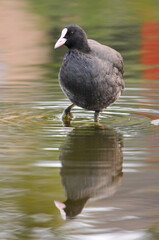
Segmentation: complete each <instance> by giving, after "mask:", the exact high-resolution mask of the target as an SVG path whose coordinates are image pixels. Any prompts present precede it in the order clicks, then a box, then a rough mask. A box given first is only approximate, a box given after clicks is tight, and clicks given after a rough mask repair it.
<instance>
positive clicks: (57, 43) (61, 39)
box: [54, 37, 67, 48]
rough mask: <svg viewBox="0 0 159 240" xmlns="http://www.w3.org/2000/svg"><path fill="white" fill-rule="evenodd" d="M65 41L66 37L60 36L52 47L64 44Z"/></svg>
mask: <svg viewBox="0 0 159 240" xmlns="http://www.w3.org/2000/svg"><path fill="white" fill-rule="evenodd" d="M66 41H67V39H66V38H63V37H60V38H59V40H58V41H57V42H56V44H55V46H54V48H58V47H60V46H62V45H64V44H65V42H66Z"/></svg>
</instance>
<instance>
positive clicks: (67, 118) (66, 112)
mask: <svg viewBox="0 0 159 240" xmlns="http://www.w3.org/2000/svg"><path fill="white" fill-rule="evenodd" d="M73 106H74V104H71V105H70V106H68V107H67V108H66V109H65V110H64V112H63V115H62V120H63V122H64V123H67V122H70V121H71V120H72V119H73V114H72V113H71V108H72V107H73Z"/></svg>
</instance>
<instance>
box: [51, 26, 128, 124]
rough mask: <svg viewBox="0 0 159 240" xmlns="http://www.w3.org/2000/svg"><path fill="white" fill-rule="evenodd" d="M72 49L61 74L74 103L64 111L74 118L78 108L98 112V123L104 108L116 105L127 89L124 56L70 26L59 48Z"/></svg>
mask: <svg viewBox="0 0 159 240" xmlns="http://www.w3.org/2000/svg"><path fill="white" fill-rule="evenodd" d="M62 45H65V46H67V47H68V49H69V50H68V52H67V53H66V55H65V57H64V59H63V63H62V66H61V69H60V72H59V82H60V86H61V88H62V90H63V92H64V93H65V95H66V96H67V97H68V98H69V99H70V101H71V102H72V103H73V104H71V105H70V106H69V107H67V108H66V109H65V111H64V116H63V117H64V119H66V120H70V119H71V118H72V114H71V112H70V111H71V108H72V107H73V106H74V105H77V106H79V107H82V108H85V109H88V110H93V111H95V114H94V120H95V122H97V121H98V116H99V113H100V112H101V111H103V109H104V108H107V107H108V106H109V105H111V104H112V103H114V102H115V101H116V100H117V99H118V98H119V97H120V95H121V93H122V91H123V90H124V80H123V73H124V64H123V58H122V57H121V55H120V53H118V52H117V51H115V50H114V49H112V48H110V47H107V46H104V45H102V44H100V43H98V42H96V41H94V40H91V39H87V36H86V33H85V32H84V30H83V29H82V28H81V27H79V26H78V25H68V26H66V27H65V28H64V29H63V30H62V33H61V37H60V38H59V40H58V41H57V42H56V44H55V48H58V47H60V46H62Z"/></svg>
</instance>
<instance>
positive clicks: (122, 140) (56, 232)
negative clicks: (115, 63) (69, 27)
mask: <svg viewBox="0 0 159 240" xmlns="http://www.w3.org/2000/svg"><path fill="white" fill-rule="evenodd" d="M62 2H63V1H61V2H60V3H59V2H58V1H54V3H53V2H51V1H49V0H48V1H42V0H41V1H39V4H38V5H36V1H34V2H32V1H30V3H29V4H30V5H25V3H24V4H21V5H20V4H18V3H17V1H15V0H14V1H12V4H11V3H10V1H2V3H3V4H2V5H1V8H2V7H3V13H6V14H4V15H3V25H4V26H5V27H4V28H3V31H2V34H3V35H2V37H3V38H2V40H3V44H2V49H1V63H0V67H1V68H0V69H1V70H0V76H1V80H0V82H1V88H0V92H1V94H0V107H1V113H0V129H1V131H0V192H1V194H0V239H3V240H4V239H7V240H8V239H9V240H10V239H20V240H21V239H31V240H39V239H48V240H49V239H59V240H62V239H85V240H87V239H91V240H93V239H99V240H103V239H108V240H109V239H111V240H112V239H113V240H114V239H122V240H142V239H144V240H145V239H148V240H150V239H153V240H157V239H158V238H159V233H158V231H159V204H158V202H159V186H158V180H159V67H158V66H159V44H158V38H159V22H158V15H157V14H156V11H157V7H159V5H158V3H157V1H151V3H150V2H148V1H146V3H145V1H140V4H139V3H138V2H137V1H134V2H133V3H132V2H131V1H122V4H121V5H120V6H116V5H115V4H113V2H112V1H107V3H105V1H102V2H101V4H99V5H98V6H97V4H96V2H95V1H92V2H91V5H92V6H91V5H90V4H89V1H80V3H75V2H74V1H70V3H69V6H68V5H67V6H66V9H64V7H62ZM29 6H30V7H29ZM55 7H56V11H55V10H54V9H55ZM95 9H96V15H95V14H94V13H95V12H94V11H95ZM66 10H67V11H66ZM70 13H72V15H70ZM15 16H18V17H17V19H16V18H15ZM13 20H14V21H13ZM8 22H9V23H10V24H11V23H13V22H14V24H13V25H14V26H15V23H17V25H16V26H17V27H16V28H14V31H7V30H6V26H7V23H8ZM70 22H76V23H78V24H80V25H81V26H83V27H84V28H85V30H86V31H87V34H88V36H89V38H94V39H96V40H98V41H100V42H102V43H104V44H107V45H109V46H111V47H113V48H115V49H116V50H118V51H120V53H121V54H122V55H123V57H124V60H125V75H124V76H125V83H126V91H125V92H124V94H123V95H122V96H121V98H120V99H119V100H118V101H117V102H116V103H115V104H114V105H112V106H110V107H109V108H108V109H106V110H105V111H104V112H103V113H102V114H101V116H100V124H101V125H100V126H99V127H97V126H95V125H94V124H93V112H91V111H86V110H83V109H81V108H79V107H74V108H73V115H74V119H73V121H72V122H71V124H70V126H65V125H64V124H63V122H62V121H61V115H62V112H63V110H64V108H65V107H67V106H68V105H69V104H70V102H69V100H68V99H66V97H65V96H64V94H63V93H62V91H61V89H60V87H59V84H58V77H57V76H58V71H59V67H60V65H61V61H62V58H63V55H64V53H65V52H66V49H65V48H64V47H63V48H60V49H57V50H56V51H55V50H53V44H54V43H55V42H56V40H57V38H58V36H59V34H60V31H61V28H62V27H63V26H64V25H66V24H68V23H70ZM5 24H6V25H5ZM14 26H11V29H13V28H12V27H14ZM1 29H2V28H1ZM21 35H23V36H29V38H27V37H24V38H22V39H21ZM15 36H16V38H17V39H21V41H20V44H19V43H18V42H17V40H16V39H15V41H14V44H13V41H11V40H12V39H13V37H15ZM9 46H10V47H9ZM54 200H56V201H58V202H61V203H64V204H65V205H66V209H67V210H66V215H67V216H66V215H65V214H64V212H63V210H62V209H61V212H60V211H59V209H58V208H57V207H56V206H55V203H54ZM66 217H67V219H66V220H64V219H63V218H66Z"/></svg>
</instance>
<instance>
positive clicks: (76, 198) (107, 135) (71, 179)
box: [55, 128, 123, 219]
mask: <svg viewBox="0 0 159 240" xmlns="http://www.w3.org/2000/svg"><path fill="white" fill-rule="evenodd" d="M59 160H60V161H61V163H62V167H61V171H60V174H61V178H62V184H63V186H64V189H65V193H66V197H67V200H66V201H65V202H64V203H60V202H57V201H55V205H56V206H57V207H58V208H59V210H60V212H61V215H62V217H63V218H64V219H65V218H66V217H68V218H70V217H75V216H76V215H78V214H79V213H80V212H81V211H82V209H83V207H84V205H85V204H86V202H87V201H88V200H89V199H91V200H97V199H98V200H99V199H104V198H107V197H109V196H111V195H113V194H114V193H115V192H116V190H117V188H118V186H119V185H120V183H121V178H122V160H123V155H122V137H121V135H120V134H118V133H117V132H116V131H115V130H113V129H109V128H104V129H99V128H95V129H93V128H92V129H89V130H88V129H87V130H86V129H74V130H73V131H72V132H71V133H70V135H69V136H68V139H67V142H66V143H65V145H64V147H63V148H62V151H61V154H60V156H59Z"/></svg>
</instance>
